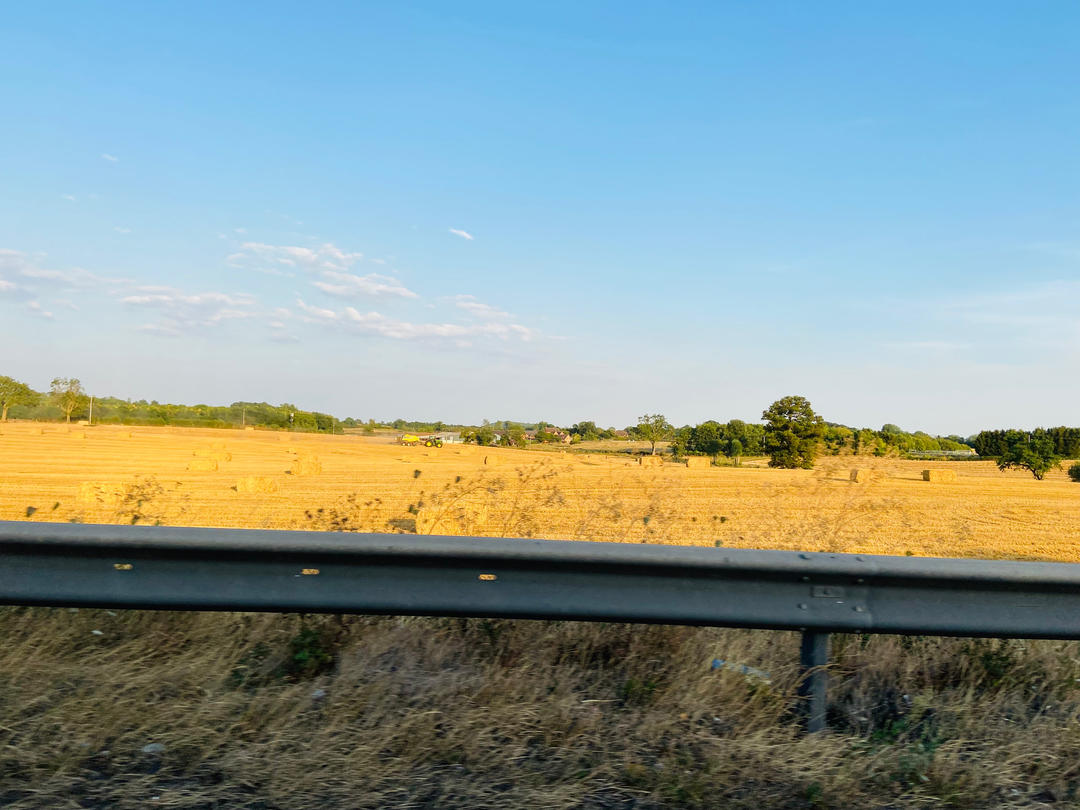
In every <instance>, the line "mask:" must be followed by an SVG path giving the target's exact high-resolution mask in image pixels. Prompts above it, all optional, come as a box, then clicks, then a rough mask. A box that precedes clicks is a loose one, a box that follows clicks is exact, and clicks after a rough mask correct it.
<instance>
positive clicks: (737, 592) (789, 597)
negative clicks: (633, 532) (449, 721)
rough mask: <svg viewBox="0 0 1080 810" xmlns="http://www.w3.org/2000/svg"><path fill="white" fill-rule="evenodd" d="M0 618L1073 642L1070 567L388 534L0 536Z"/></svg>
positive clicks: (811, 683)
mask: <svg viewBox="0 0 1080 810" xmlns="http://www.w3.org/2000/svg"><path fill="white" fill-rule="evenodd" d="M0 604H7V605H52V606H94V607H113V608H146V609H156V610H162V609H164V610H235V611H275V612H277V611H281V612H310V613H316V612H324V613H371V614H397V615H442V616H484V617H503V618H525V619H573V620H584V621H625V622H645V623H657V624H684V625H711V626H723V627H754V628H764V629H771V630H797V631H801V632H803V634H804V636H803V644H802V655H801V660H802V664H803V667H804V669H805V670H806V677H805V678H804V681H803V687H802V690H803V693H804V694H805V695H806V696H807V697H808V698H809V700H808V706H809V716H808V720H807V724H808V728H809V729H810V730H811V731H814V730H819V729H821V728H823V727H824V721H825V688H826V683H825V670H824V665H825V664H826V663H827V659H828V634H829V633H835V632H841V633H899V634H914V635H950V636H993V637H1015V638H1057V639H1076V638H1080V565H1071V564H1063V563H1035V562H997V561H988V560H961V559H937V558H917V557H883V556H875V555H854V554H827V553H809V552H793V551H753V550H745V549H724V548H720V549H711V548H696V547H682V546H647V545H630V544H622V543H592V542H569V541H551V540H523V539H495V538H463V537H434V536H415V535H400V534H339V533H327V532H296V531H262V530H237V529H205V528H172V527H144V526H98V525H85V524H66V523H62V524H53V523H32V522H3V521H0Z"/></svg>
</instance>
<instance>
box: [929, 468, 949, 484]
mask: <svg viewBox="0 0 1080 810" xmlns="http://www.w3.org/2000/svg"><path fill="white" fill-rule="evenodd" d="M922 480H923V481H930V482H932V483H935V484H948V483H952V482H954V481H955V480H956V470H923V471H922Z"/></svg>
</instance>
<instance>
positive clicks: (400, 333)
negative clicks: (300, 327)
mask: <svg viewBox="0 0 1080 810" xmlns="http://www.w3.org/2000/svg"><path fill="white" fill-rule="evenodd" d="M296 305H297V307H299V308H300V310H301V311H302V312H303V313H304V316H305V319H306V320H308V321H309V322H312V323H322V324H331V325H334V326H337V327H339V328H341V329H343V330H345V331H347V332H351V333H354V334H362V335H377V336H380V337H385V338H390V339H393V340H437V341H446V340H449V341H452V342H460V341H463V340H468V339H470V338H495V339H500V340H519V341H529V340H532V339H534V338H535V337H537V336H538V334H539V333H538V332H537V331H536V330H535V329H531V328H530V327H527V326H523V325H521V324H516V323H473V324H460V323H414V322H410V321H403V320H398V319H396V318H391V317H388V316H386V315H383V314H381V313H379V312H360V311H359V310H357V309H355V308H353V307H345V308H344V309H343V310H341V311H340V312H339V311H336V310H332V309H326V308H324V307H315V306H311V305H309V304H307V303H305V302H304V301H303V300H300V299H298V300H297V302H296Z"/></svg>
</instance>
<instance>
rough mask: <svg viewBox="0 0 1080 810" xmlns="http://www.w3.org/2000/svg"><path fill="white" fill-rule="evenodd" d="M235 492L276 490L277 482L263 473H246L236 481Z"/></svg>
mask: <svg viewBox="0 0 1080 810" xmlns="http://www.w3.org/2000/svg"><path fill="white" fill-rule="evenodd" d="M236 491H237V492H252V493H268V492H277V491H278V482H277V481H276V480H275V479H273V478H269V477H267V476H265V475H248V476H245V477H244V478H241V479H239V480H238V481H237V482H236Z"/></svg>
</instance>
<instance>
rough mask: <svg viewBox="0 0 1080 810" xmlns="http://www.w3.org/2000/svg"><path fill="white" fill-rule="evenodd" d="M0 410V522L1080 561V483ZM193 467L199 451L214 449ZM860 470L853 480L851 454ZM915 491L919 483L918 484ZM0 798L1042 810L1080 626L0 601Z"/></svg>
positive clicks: (313, 809) (1063, 768)
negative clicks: (680, 459) (418, 442)
mask: <svg viewBox="0 0 1080 810" xmlns="http://www.w3.org/2000/svg"><path fill="white" fill-rule="evenodd" d="M80 432H83V433H85V434H86V437H85V438H81V437H79V438H73V437H72V436H71V435H70V434H69V433H68V432H67V431H66V430H65V429H64V428H63V427H61V426H57V425H46V426H44V428H42V426H40V425H25V424H8V425H5V426H4V431H3V435H0V519H29V520H46V521H67V520H77V521H87V522H123V523H131V522H138V523H147V524H155V523H162V524H173V525H198V526H224V527H271V528H286V529H300V528H310V529H345V530H360V531H372V530H375V531H394V532H413V531H417V532H427V533H457V534H475V535H486V536H497V535H519V536H535V537H550V538H573V539H584V540H616V541H623V542H633V543H640V542H650V543H689V544H697V545H705V546H713V545H721V546H725V547H727V546H746V547H767V548H806V549H814V550H817V549H824V550H830V551H852V552H855V551H861V552H876V553H888V554H907V553H911V554H921V555H951V556H965V555H967V556H985V557H1002V558H1004V557H1010V558H1044V559H1058V560H1076V559H1080V551H1078V549H1080V486H1078V485H1076V484H1072V483H1070V482H1068V481H1067V480H1066V479H1065V476H1064V475H1063V474H1061V473H1051V474H1050V475H1049V476H1048V477H1047V480H1046V481H1043V482H1037V481H1034V480H1033V479H1032V478H1031V477H1030V476H1026V474H1020V473H1008V474H1002V473H999V472H998V471H997V470H996V468H994V467H993V465H991V464H990V463H987V462H966V463H962V464H960V463H957V464H954V465H949V470H948V471H955V472H956V473H957V477H956V480H955V481H942V480H931V481H925V480H923V470H924V469H925V463H923V462H903V461H886V460H880V459H866V458H859V459H858V461H857V463H853V460H852V459H850V458H847V459H843V458H835V459H826V460H825V461H824V463H822V464H820V465H819V466H818V468H817V469H815V470H812V471H781V470H770V469H765V468H760V467H755V468H750V467H743V468H731V467H724V468H721V467H687V466H683V465H675V464H665V465H662V466H657V467H645V468H643V467H642V466H640V465H639V464H638V463H636V462H635V461H634V460H633V459H631V458H629V457H618V456H607V455H602V454H595V453H594V454H591V455H588V456H585V455H575V454H567V455H559V454H555V453H538V452H528V451H515V450H501V449H494V450H493V449H481V448H476V447H451V446H447V447H444V448H442V449H441V450H429V449H424V448H405V447H396V446H391V445H386V444H376V443H374V442H366V441H365V440H364V439H362V438H359V437H352V436H345V437H342V436H335V437H329V436H327V437H319V436H310V435H300V434H294V435H290V436H288V438H289V441H281V438H282V436H281V435H277V434H273V433H268V432H261V431H232V432H221V431H209V430H169V429H162V428H126V427H125V428H123V429H119V428H116V429H114V428H109V427H93V428H86V429H83V430H81V431H80ZM214 467H216V469H215V468H214ZM854 469H857V470H858V471H859V474H858V475H855V476H854V477H855V478H856V479H858V480H852V478H853V473H852V471H853V470H854ZM930 477H931V478H938V477H939V476H930ZM0 631H2V641H3V643H2V644H0V806H3V807H10V808H16V809H17V810H28V809H29V808H34V810H37V809H38V808H107V807H108V808H112V807H117V808H142V807H170V808H199V810H203V809H205V810H211V808H234V807H235V808H251V809H252V810H254V809H255V808H259V809H260V810H271V809H272V810H279V809H280V810H322V809H323V808H345V807H348V808H370V809H371V810H375V808H394V807H408V808H461V809H462V810H464V809H465V808H500V809H501V808H505V809H506V810H512V809H513V810H516V809H517V808H523V807H543V808H558V809H560V810H607V809H609V808H610V810H677V809H680V808H699V809H700V810H705V809H706V808H715V807H725V808H746V810H751V809H753V810H759V808H762V807H770V808H771V807H777V808H790V809H791V810H795V809H796V808H799V809H803V808H806V809H809V808H837V809H839V808H850V807H868V808H870V807H876V808H924V807H958V808H986V809H987V810H989V809H990V808H998V807H1011V808H1032V809H1034V808H1046V807H1055V806H1061V807H1072V806H1076V801H1077V797H1078V796H1080V773H1078V772H1077V769H1076V766H1075V763H1076V762H1077V761H1078V760H1080V689H1078V683H1080V645H1077V644H1075V643H1069V642H1048V641H1042V642H1027V641H997V640H971V639H928V638H897V637H887V636H876V637H867V636H840V635H838V636H835V637H834V642H833V653H832V659H831V661H832V663H831V670H832V673H833V674H832V687H831V689H830V694H829V700H830V703H829V720H828V722H829V729H830V730H829V732H828V733H826V734H824V735H817V736H815V737H812V738H807V737H804V736H802V735H801V734H800V732H799V726H798V722H797V707H798V699H797V698H796V688H797V683H798V671H797V650H798V638H797V636H796V635H795V634H791V633H770V632H760V631H746V630H725V629H715V628H682V627H646V626H639V625H612V624H606V625H600V624H584V623H577V622H531V621H495V620H462V619H435V618H399V617H350V616H346V617H335V616H279V615H252V614H223V613H217V614H212V613H207V614H195V613H154V612H141V611H106V610H87V609H82V610H67V609H41V608H38V609H29V608H0Z"/></svg>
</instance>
